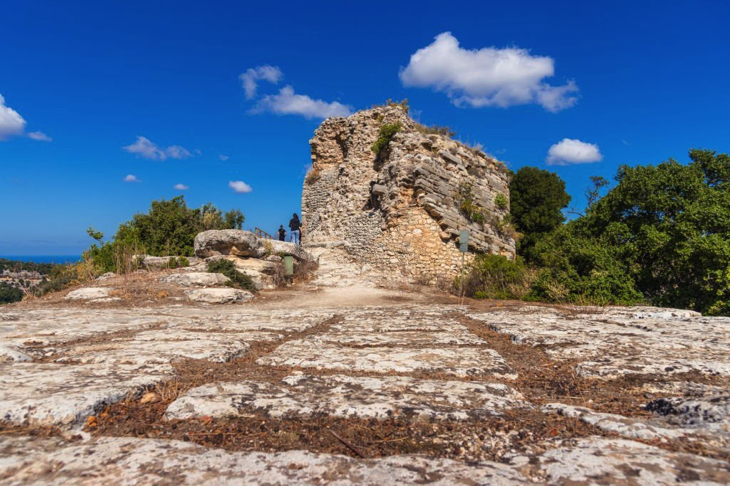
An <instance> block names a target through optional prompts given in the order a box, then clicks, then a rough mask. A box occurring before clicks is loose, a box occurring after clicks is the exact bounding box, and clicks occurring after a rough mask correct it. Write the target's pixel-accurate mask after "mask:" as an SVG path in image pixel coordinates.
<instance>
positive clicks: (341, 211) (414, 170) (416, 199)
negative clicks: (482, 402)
mask: <svg viewBox="0 0 730 486" xmlns="http://www.w3.org/2000/svg"><path fill="white" fill-rule="evenodd" d="M392 124H400V126H401V129H400V131H399V132H398V133H396V134H395V135H394V136H393V137H392V139H391V141H390V143H389V144H388V145H387V146H386V147H385V149H383V150H382V151H381V153H380V154H379V155H376V154H375V153H374V152H373V150H372V145H373V143H374V142H375V141H376V140H377V139H378V137H379V132H380V128H381V126H383V125H392ZM310 145H311V148H312V170H311V171H310V173H309V174H308V176H307V178H306V180H305V183H304V190H303V195H302V219H303V224H304V232H303V235H304V236H303V243H304V245H305V246H323V245H333V246H341V247H343V248H344V250H345V251H346V252H347V253H348V254H349V255H351V256H352V258H353V260H355V261H358V262H361V263H368V264H370V265H372V266H373V267H374V268H376V269H379V270H381V271H386V272H388V273H389V274H390V275H392V276H393V278H403V279H405V280H410V281H421V282H426V283H430V284H435V283H437V281H438V280H439V279H444V280H449V279H451V278H453V276H454V275H455V274H456V273H457V272H458V270H459V268H460V265H461V254H460V253H459V251H458V235H459V232H460V231H461V230H464V229H468V230H470V232H471V241H470V251H471V252H472V254H473V252H477V253H484V252H487V253H496V254H501V255H505V256H507V257H508V258H513V257H514V254H515V241H514V239H513V238H512V237H511V236H510V233H509V226H508V225H506V224H505V223H504V221H503V218H504V217H505V216H506V215H507V213H508V211H509V209H508V208H507V207H503V208H500V207H498V206H499V205H498V204H497V202H495V198H497V196H498V195H499V194H502V195H503V196H504V197H503V199H504V200H505V201H508V200H509V189H508V181H507V169H506V167H505V166H504V164H502V163H501V162H499V161H497V160H495V159H493V158H491V157H488V156H487V155H485V154H484V153H482V152H481V151H479V150H475V149H473V148H470V147H467V146H465V145H463V144H461V143H459V142H456V141H454V140H452V139H451V138H450V137H448V136H445V135H441V134H437V133H429V131H427V130H424V129H423V127H422V126H420V125H418V124H417V123H416V122H414V121H413V120H411V119H410V118H409V117H408V115H407V114H406V112H405V111H404V110H403V108H401V107H400V106H388V107H376V108H373V109H371V110H365V111H360V112H358V113H355V114H354V115H352V116H350V117H348V118H330V119H328V120H325V122H324V123H322V125H321V126H320V127H319V128H318V129H317V131H316V132H315V135H314V138H312V140H311V141H310ZM466 198H469V199H470V200H471V204H472V207H473V208H474V211H472V213H474V212H475V213H478V214H476V216H475V214H472V213H470V212H469V211H467V210H465V209H464V204H463V203H464V201H465V199H466Z"/></svg>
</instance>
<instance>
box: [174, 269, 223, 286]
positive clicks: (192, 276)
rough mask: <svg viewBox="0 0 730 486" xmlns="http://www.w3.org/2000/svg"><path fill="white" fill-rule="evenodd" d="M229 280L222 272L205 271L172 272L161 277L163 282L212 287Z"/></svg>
mask: <svg viewBox="0 0 730 486" xmlns="http://www.w3.org/2000/svg"><path fill="white" fill-rule="evenodd" d="M230 280H231V279H229V278H228V277H226V276H225V275H223V274H222V273H207V272H187V273H173V274H172V275H168V276H167V277H163V278H162V281H163V282H165V283H171V284H175V285H181V286H183V287H213V286H216V285H224V284H225V283H226V282H229V281H230Z"/></svg>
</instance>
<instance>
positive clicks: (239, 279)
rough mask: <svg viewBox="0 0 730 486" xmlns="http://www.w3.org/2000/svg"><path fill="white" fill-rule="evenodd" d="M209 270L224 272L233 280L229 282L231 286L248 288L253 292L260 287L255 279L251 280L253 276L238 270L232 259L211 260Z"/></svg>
mask: <svg viewBox="0 0 730 486" xmlns="http://www.w3.org/2000/svg"><path fill="white" fill-rule="evenodd" d="M208 271H209V272H211V273H222V274H223V275H225V276H226V277H228V278H229V279H231V281H230V282H228V284H227V285H229V286H231V287H236V288H239V289H243V290H248V291H249V292H252V293H256V292H258V289H257V288H256V285H255V284H254V283H253V280H251V277H249V276H248V275H246V274H245V273H241V272H239V271H238V270H236V266H235V265H234V264H233V262H232V261H230V260H216V261H214V262H210V263H208Z"/></svg>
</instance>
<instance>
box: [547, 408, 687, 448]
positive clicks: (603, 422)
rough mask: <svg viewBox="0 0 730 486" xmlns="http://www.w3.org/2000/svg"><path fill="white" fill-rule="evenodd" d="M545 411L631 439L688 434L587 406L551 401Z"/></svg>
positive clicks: (675, 437)
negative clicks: (578, 420) (594, 409)
mask: <svg viewBox="0 0 730 486" xmlns="http://www.w3.org/2000/svg"><path fill="white" fill-rule="evenodd" d="M542 410H543V412H546V413H550V412H554V413H558V414H560V415H563V416H565V417H574V418H578V419H580V420H582V421H583V422H585V423H587V424H591V425H595V426H596V427H598V428H599V429H601V430H605V431H606V432H613V433H615V434H618V435H620V436H622V437H627V438H629V439H644V440H656V439H659V440H664V441H665V440H667V439H678V438H682V437H684V436H685V435H687V431H684V430H678V429H669V428H666V427H661V426H657V425H652V424H649V423H647V422H646V421H643V420H637V419H632V418H629V417H624V416H622V415H616V414H612V413H598V412H594V411H593V410H590V409H588V408H585V407H574V406H571V405H563V404H562V403H549V404H547V405H545V406H544V407H543V408H542Z"/></svg>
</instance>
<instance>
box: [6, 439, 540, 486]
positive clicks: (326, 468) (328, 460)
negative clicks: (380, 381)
mask: <svg viewBox="0 0 730 486" xmlns="http://www.w3.org/2000/svg"><path fill="white" fill-rule="evenodd" d="M5 478H8V480H9V481H10V484H27V483H29V482H33V483H34V484H59V483H62V484H75V485H87V484H88V485H97V484H141V483H144V484H173V483H174V484H193V485H213V484H216V485H220V484H261V485H288V484H311V485H321V484H338V485H362V484H365V485H375V486H381V485H391V484H392V485H402V484H419V483H429V484H435V485H451V484H460V483H461V484H474V483H478V484H490V485H513V484H515V485H516V484H526V483H529V481H527V480H526V479H525V478H524V477H523V476H522V475H520V474H519V473H518V472H516V471H514V470H512V469H511V468H510V467H508V466H505V465H502V464H497V463H492V462H485V463H476V464H466V463H461V462H457V461H452V460H449V459H428V458H425V457H420V456H393V457H388V458H382V459H371V460H357V459H352V458H348V457H345V456H339V455H330V454H314V453H311V452H306V451H288V452H278V453H271V452H238V453H236V452H226V451H223V450H220V449H206V448H204V447H201V446H198V445H193V444H190V443H188V442H180V441H169V442H168V441H162V440H152V439H132V438H101V439H97V440H92V441H88V442H81V443H73V442H71V443H69V442H64V441H62V440H59V439H31V438H0V480H3V479H5Z"/></svg>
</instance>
